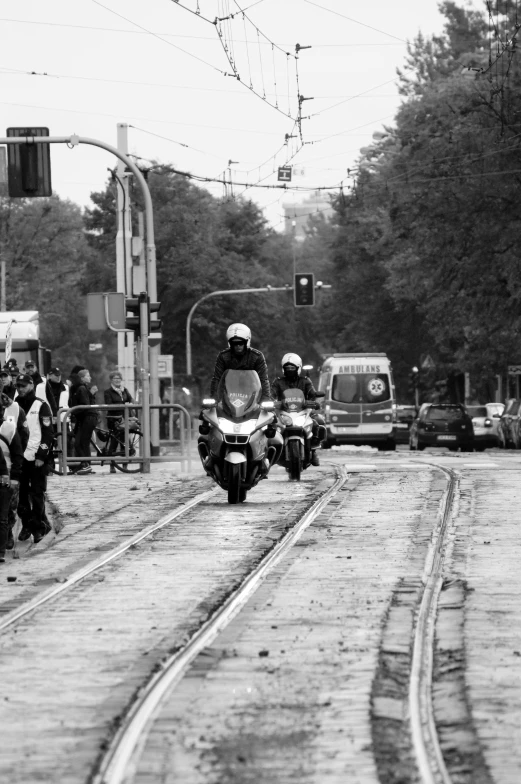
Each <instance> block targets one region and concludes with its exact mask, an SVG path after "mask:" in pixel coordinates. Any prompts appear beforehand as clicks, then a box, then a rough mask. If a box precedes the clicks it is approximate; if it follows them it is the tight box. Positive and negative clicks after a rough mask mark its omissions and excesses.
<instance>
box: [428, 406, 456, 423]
mask: <svg viewBox="0 0 521 784" xmlns="http://www.w3.org/2000/svg"><path fill="white" fill-rule="evenodd" d="M463 417H464V412H463V409H461V408H457V407H456V406H454V408H436V407H435V406H431V407H430V408H429V410H428V411H427V413H426V416H425V419H428V420H430V421H431V422H455V421H456V420H458V419H463Z"/></svg>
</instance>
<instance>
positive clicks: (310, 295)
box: [293, 272, 315, 308]
mask: <svg viewBox="0 0 521 784" xmlns="http://www.w3.org/2000/svg"><path fill="white" fill-rule="evenodd" d="M293 290H294V293H295V307H297V308H301V307H304V306H306V305H314V304H315V276H314V275H313V273H312V272H297V273H296V275H295V285H294V289H293Z"/></svg>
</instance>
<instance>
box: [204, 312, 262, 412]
mask: <svg viewBox="0 0 521 784" xmlns="http://www.w3.org/2000/svg"><path fill="white" fill-rule="evenodd" d="M226 340H227V341H228V346H229V348H225V349H224V350H223V351H221V352H220V353H219V354H218V355H217V360H216V362H215V369H214V371H213V377H212V383H211V386H210V396H211V397H215V396H216V395H217V390H218V388H219V382H220V380H221V378H222V376H223V375H224V372H225V371H226V370H230V369H231V370H255V371H256V372H257V374H258V376H259V379H260V382H261V385H262V395H263V397H264V398H265V399H266V400H270V399H271V396H270V381H269V378H268V366H267V365H266V360H265V359H264V355H263V354H262V352H260V351H258V350H257V349H256V348H251V346H250V344H251V332H250V329H249V328H248V327H247V326H246V324H231V325H230V326H229V327H228V329H227V330H226Z"/></svg>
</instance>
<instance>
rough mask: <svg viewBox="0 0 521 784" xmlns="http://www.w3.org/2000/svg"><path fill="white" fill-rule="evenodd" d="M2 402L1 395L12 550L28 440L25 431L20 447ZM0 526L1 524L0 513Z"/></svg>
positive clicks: (0, 424) (1, 445) (0, 445)
mask: <svg viewBox="0 0 521 784" xmlns="http://www.w3.org/2000/svg"><path fill="white" fill-rule="evenodd" d="M5 399H7V401H8V404H7V405H8V406H9V407H11V406H13V405H14V406H18V404H17V403H14V404H13V403H12V402H11V400H10V399H9V398H8V397H7V396H5ZM3 401H4V396H3V395H2V396H1V401H0V448H1V450H2V453H3V456H4V458H5V462H6V463H7V468H8V470H9V479H10V482H11V497H10V499H9V509H8V513H7V522H8V530H7V544H6V549H7V550H12V549H13V547H14V537H13V529H14V526H15V524H16V510H17V508H18V501H19V495H20V493H19V490H20V480H21V478H22V465H23V459H24V450H25V447H26V446H27V440H28V438H29V430H28V429H27V439H26V440H25V443H24V445H23V446H22V441H21V438H20V435H19V433H18V429H17V421H16V418H15V417H13V416H6V409H5V408H4V405H3ZM18 408H19V409H20V413H21V415H22V416H23V417H24V422H25V421H26V418H25V414H24V412H23V411H22V409H21V408H20V407H19V406H18ZM24 432H25V431H24ZM0 493H1V490H0ZM0 509H1V497H0ZM0 524H1V511H0ZM1 552H2V545H1V533H0V553H1Z"/></svg>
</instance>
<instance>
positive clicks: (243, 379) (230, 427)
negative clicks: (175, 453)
mask: <svg viewBox="0 0 521 784" xmlns="http://www.w3.org/2000/svg"><path fill="white" fill-rule="evenodd" d="M261 401H262V387H261V382H260V379H259V376H258V374H257V373H256V371H255V370H227V371H226V372H225V373H224V374H223V377H222V379H221V381H220V384H219V390H218V393H217V400H214V399H213V398H209V399H206V400H203V408H202V411H201V419H202V420H203V421H202V424H201V425H200V426H199V433H200V435H199V439H198V443H197V449H198V451H199V456H200V458H201V462H202V464H203V468H204V469H205V471H206V473H207V474H208V476H211V477H212V478H213V479H214V480H215V482H217V484H218V485H219V487H222V488H223V490H227V491H228V503H229V504H237V503H242V502H243V501H245V500H246V493H247V492H248V490H251V489H252V487H255V485H256V484H257V483H258V482H259V481H260V480H261V479H266V477H267V476H268V472H269V470H270V468H271V466H272V465H273V464H274V463H276V462H277V460H278V459H279V456H280V453H281V451H282V437H281V435H280V433H279V432H278V430H277V429H276V427H275V422H276V416H275V410H274V409H275V406H274V403H273V402H272V401H266V402H261Z"/></svg>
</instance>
